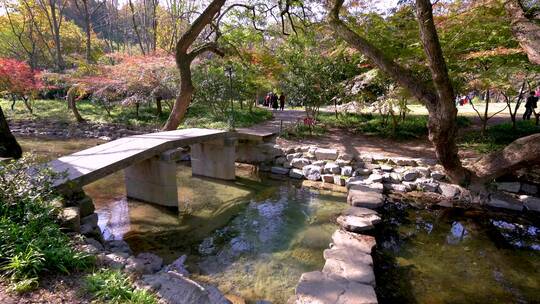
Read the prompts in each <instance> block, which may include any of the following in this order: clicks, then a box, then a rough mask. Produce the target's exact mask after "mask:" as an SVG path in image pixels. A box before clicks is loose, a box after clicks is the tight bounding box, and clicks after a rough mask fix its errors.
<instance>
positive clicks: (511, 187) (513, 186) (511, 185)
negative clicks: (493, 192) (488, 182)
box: [497, 182, 521, 193]
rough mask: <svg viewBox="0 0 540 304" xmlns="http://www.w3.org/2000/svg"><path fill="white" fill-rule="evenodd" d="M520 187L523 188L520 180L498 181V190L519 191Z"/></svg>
mask: <svg viewBox="0 0 540 304" xmlns="http://www.w3.org/2000/svg"><path fill="white" fill-rule="evenodd" d="M520 189H521V183H519V182H502V183H497V190H499V191H506V192H512V193H518V192H519V190H520Z"/></svg>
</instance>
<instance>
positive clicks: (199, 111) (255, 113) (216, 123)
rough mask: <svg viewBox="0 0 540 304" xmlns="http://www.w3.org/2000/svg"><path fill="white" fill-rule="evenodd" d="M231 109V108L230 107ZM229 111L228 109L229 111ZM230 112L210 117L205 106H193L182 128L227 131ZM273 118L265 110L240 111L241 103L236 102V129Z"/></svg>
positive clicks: (245, 109)
mask: <svg viewBox="0 0 540 304" xmlns="http://www.w3.org/2000/svg"><path fill="white" fill-rule="evenodd" d="M229 107H230V106H229ZM227 110H228V109H227ZM229 113H230V111H227V115H225V116H213V115H208V107H207V106H206V105H204V104H194V105H192V106H191V107H190V108H189V110H188V113H187V116H186V119H185V120H184V122H183V123H182V125H180V128H210V129H227V128H228V126H229V116H228V114H229ZM271 118H272V112H270V111H268V110H266V109H263V108H257V107H255V108H253V109H251V111H250V110H249V109H247V108H244V109H240V106H239V102H234V125H235V127H238V128H242V127H249V126H251V125H254V124H258V123H261V122H263V121H266V120H268V119H271Z"/></svg>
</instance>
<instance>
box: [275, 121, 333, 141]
mask: <svg viewBox="0 0 540 304" xmlns="http://www.w3.org/2000/svg"><path fill="white" fill-rule="evenodd" d="M325 133H326V129H325V128H324V127H323V126H321V125H314V126H312V127H311V130H310V128H309V126H307V125H303V124H299V125H296V126H295V127H294V128H292V129H288V130H285V131H284V132H283V133H282V134H281V137H283V138H285V139H295V138H300V139H301V138H309V137H317V136H321V135H324V134H325Z"/></svg>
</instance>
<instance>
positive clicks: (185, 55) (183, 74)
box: [163, 0, 225, 130]
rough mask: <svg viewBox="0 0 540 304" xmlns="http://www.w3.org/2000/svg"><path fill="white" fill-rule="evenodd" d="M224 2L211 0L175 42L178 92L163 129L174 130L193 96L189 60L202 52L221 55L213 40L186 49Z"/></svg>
mask: <svg viewBox="0 0 540 304" xmlns="http://www.w3.org/2000/svg"><path fill="white" fill-rule="evenodd" d="M224 4H225V0H213V1H212V2H211V3H210V4H209V5H208V6H207V7H206V9H205V10H204V11H203V13H202V14H201V15H199V17H197V19H195V21H193V23H192V24H191V25H190V27H189V28H188V29H187V31H186V32H185V33H184V34H183V35H182V37H180V39H179V40H178V43H177V44H176V50H175V59H176V66H177V68H178V70H179V72H180V92H179V93H178V96H177V98H176V101H175V102H174V106H173V109H172V111H171V114H170V115H169V118H168V119H167V122H166V123H165V126H163V130H175V129H176V128H178V126H179V125H180V122H181V121H182V119H183V118H184V116H185V114H186V112H187V109H188V107H189V104H190V103H191V98H192V97H193V92H194V90H195V88H194V87H193V81H192V80H191V62H192V61H193V60H194V59H195V58H196V57H197V56H199V55H200V54H202V53H204V52H214V53H216V54H218V55H220V56H223V52H222V51H221V50H219V48H218V46H217V43H215V42H209V43H206V44H204V45H202V46H201V47H198V48H197V49H195V50H192V51H190V52H188V49H189V48H190V47H191V45H192V44H193V42H194V41H195V40H196V39H197V37H198V36H199V34H200V33H201V32H202V31H203V30H204V28H205V27H206V26H207V25H209V24H210V23H211V22H212V20H213V19H214V17H215V16H216V15H217V14H219V11H220V10H221V7H222V6H223V5H224Z"/></svg>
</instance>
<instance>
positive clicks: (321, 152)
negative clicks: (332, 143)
mask: <svg viewBox="0 0 540 304" xmlns="http://www.w3.org/2000/svg"><path fill="white" fill-rule="evenodd" d="M314 154H315V157H316V158H317V160H336V159H337V157H338V151H337V150H336V149H322V148H317V149H315V153H314Z"/></svg>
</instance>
